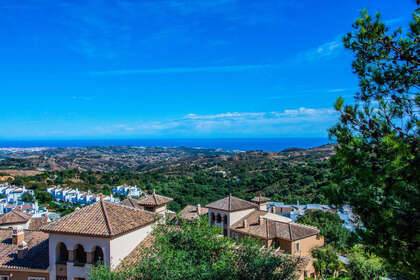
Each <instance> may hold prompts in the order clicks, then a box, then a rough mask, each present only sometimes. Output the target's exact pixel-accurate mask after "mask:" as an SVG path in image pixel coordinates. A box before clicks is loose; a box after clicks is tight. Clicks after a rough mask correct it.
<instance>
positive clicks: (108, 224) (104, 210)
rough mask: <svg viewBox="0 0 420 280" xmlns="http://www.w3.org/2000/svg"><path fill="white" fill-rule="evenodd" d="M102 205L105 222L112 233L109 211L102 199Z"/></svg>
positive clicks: (110, 233)
mask: <svg viewBox="0 0 420 280" xmlns="http://www.w3.org/2000/svg"><path fill="white" fill-rule="evenodd" d="M100 205H101V208H102V212H103V214H104V217H105V224H106V227H107V228H108V231H109V235H112V228H111V224H110V223H109V218H108V213H107V212H106V208H105V204H104V201H103V200H102V199H101V200H100Z"/></svg>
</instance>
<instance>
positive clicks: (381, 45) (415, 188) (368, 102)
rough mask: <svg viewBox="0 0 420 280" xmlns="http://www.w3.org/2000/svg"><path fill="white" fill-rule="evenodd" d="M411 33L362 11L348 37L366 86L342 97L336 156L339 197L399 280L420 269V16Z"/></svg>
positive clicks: (334, 191) (334, 195) (335, 198)
mask: <svg viewBox="0 0 420 280" xmlns="http://www.w3.org/2000/svg"><path fill="white" fill-rule="evenodd" d="M413 16H414V21H413V22H412V23H411V24H410V27H409V28H408V30H407V32H406V34H403V32H402V29H398V30H395V31H390V30H389V28H388V27H386V26H385V24H384V23H383V22H381V20H380V16H379V14H378V15H376V16H375V17H371V16H369V15H368V13H367V12H366V11H363V12H362V15H361V18H359V19H357V20H356V22H355V23H354V25H353V27H354V31H353V32H351V33H348V34H347V35H346V36H345V38H344V45H345V47H346V48H347V49H350V50H352V51H353V53H354V56H355V59H354V61H353V70H354V72H355V73H356V74H357V76H358V78H359V85H360V92H359V93H358V94H357V96H356V98H355V102H354V105H344V101H343V99H342V98H339V99H338V100H337V102H336V104H335V108H336V109H337V111H338V112H339V113H340V114H341V118H340V123H338V124H337V125H336V126H334V127H333V128H332V129H331V130H330V135H331V137H332V138H334V139H336V140H337V146H336V155H335V156H333V157H332V159H331V164H332V168H333V173H334V176H333V181H334V183H335V184H334V185H333V186H332V187H331V188H330V189H329V198H330V200H331V202H332V203H334V204H337V205H338V204H342V203H349V204H350V205H351V206H352V207H353V210H354V211H355V213H356V214H358V215H359V217H360V218H361V221H362V222H363V224H364V226H365V228H366V229H365V231H363V232H362V233H361V237H362V240H363V243H364V244H365V245H366V246H367V247H368V248H369V249H371V250H373V251H374V252H375V253H376V254H377V255H379V256H382V257H384V258H385V259H386V260H387V261H388V262H389V264H390V267H391V269H392V270H393V272H394V274H395V276H396V277H398V278H399V279H418V275H420V254H419V250H418V248H419V247H420V233H419V228H420V219H419V213H420V181H419V174H420V141H419V140H420V139H419V127H420V121H419V119H418V116H419V115H418V114H419V111H420V93H419V84H420V75H419V65H420V61H419V57H420V56H419V55H420V53H419V35H420V15H419V14H418V11H416V12H415V13H414V15H413Z"/></svg>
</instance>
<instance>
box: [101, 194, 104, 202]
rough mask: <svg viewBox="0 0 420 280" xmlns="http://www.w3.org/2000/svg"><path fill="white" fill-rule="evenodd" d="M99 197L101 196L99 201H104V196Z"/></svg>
mask: <svg viewBox="0 0 420 280" xmlns="http://www.w3.org/2000/svg"><path fill="white" fill-rule="evenodd" d="M100 196H101V201H104V195H103V194H102V193H101V194H100Z"/></svg>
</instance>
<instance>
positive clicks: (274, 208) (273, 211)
mask: <svg viewBox="0 0 420 280" xmlns="http://www.w3.org/2000/svg"><path fill="white" fill-rule="evenodd" d="M270 212H271V213H273V214H274V213H276V206H271V207H270Z"/></svg>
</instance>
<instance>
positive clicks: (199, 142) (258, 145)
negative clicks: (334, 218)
mask: <svg viewBox="0 0 420 280" xmlns="http://www.w3.org/2000/svg"><path fill="white" fill-rule="evenodd" d="M329 143H331V141H330V140H328V138H220V139H88V140H86V139H85V140H74V139H73V140H0V148H33V147H40V148H41V147H88V146H142V147H193V148H203V149H222V150H228V151H255V150H261V151H266V152H279V151H282V150H284V149H287V148H305V149H306V148H313V147H318V146H322V145H325V144H329Z"/></svg>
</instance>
